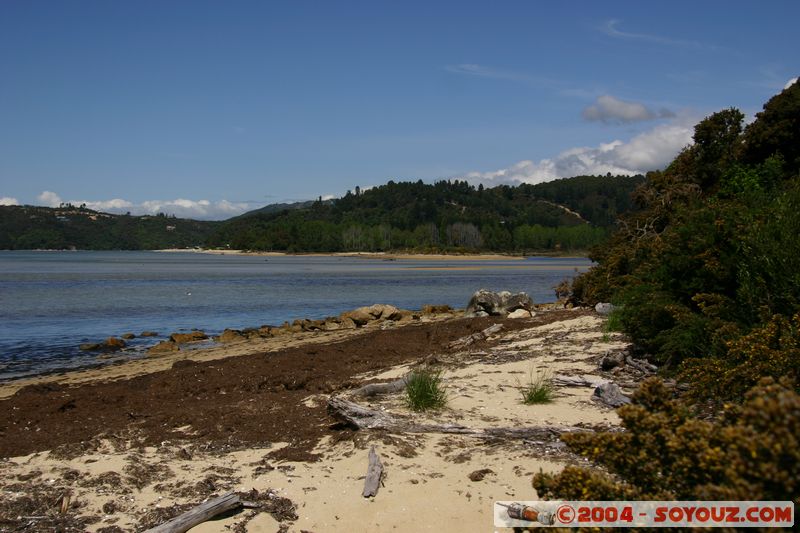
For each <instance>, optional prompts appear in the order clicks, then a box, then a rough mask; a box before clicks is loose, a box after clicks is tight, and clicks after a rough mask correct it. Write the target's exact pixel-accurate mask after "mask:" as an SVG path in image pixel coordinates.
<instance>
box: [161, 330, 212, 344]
mask: <svg viewBox="0 0 800 533" xmlns="http://www.w3.org/2000/svg"><path fill="white" fill-rule="evenodd" d="M207 338H208V335H206V334H205V332H203V331H198V330H195V331H190V332H189V333H173V334H172V335H170V336H169V340H170V341H172V342H174V343H175V344H185V343H187V342H196V341H203V340H206V339H207Z"/></svg>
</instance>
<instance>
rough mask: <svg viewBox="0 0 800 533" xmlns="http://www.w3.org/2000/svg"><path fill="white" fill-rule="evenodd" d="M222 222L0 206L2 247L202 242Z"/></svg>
mask: <svg viewBox="0 0 800 533" xmlns="http://www.w3.org/2000/svg"><path fill="white" fill-rule="evenodd" d="M219 224H220V223H219V222H203V221H197V220H187V219H181V218H175V217H170V216H165V215H155V216H130V215H112V214H109V213H100V212H98V211H92V210H91V209H86V208H81V207H74V206H71V205H65V206H63V207H57V208H50V207H34V206H0V249H2V250H36V249H46V250H69V249H78V250H157V249H163V248H191V247H194V246H202V245H204V244H205V243H206V241H207V239H208V237H209V235H211V233H212V232H213V231H214V230H215V229H216V228H217V227H218V226H219Z"/></svg>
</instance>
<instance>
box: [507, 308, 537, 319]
mask: <svg viewBox="0 0 800 533" xmlns="http://www.w3.org/2000/svg"><path fill="white" fill-rule="evenodd" d="M532 316H533V312H531V311H528V310H527V309H517V310H516V311H511V312H510V313H509V314H508V318H531V317H532Z"/></svg>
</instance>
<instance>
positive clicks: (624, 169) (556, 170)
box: [459, 117, 695, 185]
mask: <svg viewBox="0 0 800 533" xmlns="http://www.w3.org/2000/svg"><path fill="white" fill-rule="evenodd" d="M694 122H695V121H694V119H692V118H690V117H682V118H678V119H675V120H673V121H671V122H669V123H667V124H660V125H658V126H656V127H654V128H652V129H650V130H648V131H645V132H643V133H640V134H638V135H636V136H635V137H633V138H632V139H630V140H629V141H627V142H624V141H620V140H615V141H612V142H609V143H603V144H600V145H599V146H596V147H576V148H570V149H568V150H565V151H563V152H561V153H560V154H558V155H557V156H556V157H554V158H552V159H542V160H540V161H538V162H537V161H530V160H526V161H520V162H518V163H516V164H514V165H512V166H510V167H508V168H503V169H500V170H495V171H491V172H470V173H468V174H466V175H463V176H459V178H460V179H466V180H467V181H470V182H472V183H484V184H487V185H499V184H502V183H509V184H516V183H542V182H545V181H551V180H554V179H558V178H569V177H572V176H580V175H598V174H600V175H602V174H606V173H608V172H610V173H611V174H625V175H634V174H644V173H645V172H648V171H650V170H657V169H661V168H664V167H665V166H666V165H667V164H668V163H669V162H670V161H672V159H673V158H674V157H675V156H676V155H677V154H678V152H680V151H681V149H683V148H684V147H685V146H686V145H688V144H689V143H691V141H692V134H693V132H694V128H693V125H694Z"/></svg>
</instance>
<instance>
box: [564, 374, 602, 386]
mask: <svg viewBox="0 0 800 533" xmlns="http://www.w3.org/2000/svg"><path fill="white" fill-rule="evenodd" d="M607 381H608V380H607V379H603V378H599V377H598V378H594V379H591V378H587V377H586V376H566V375H564V374H556V375H555V376H553V384H554V385H560V386H562V387H597V386H598V385H602V384H603V383H606V382H607Z"/></svg>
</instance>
